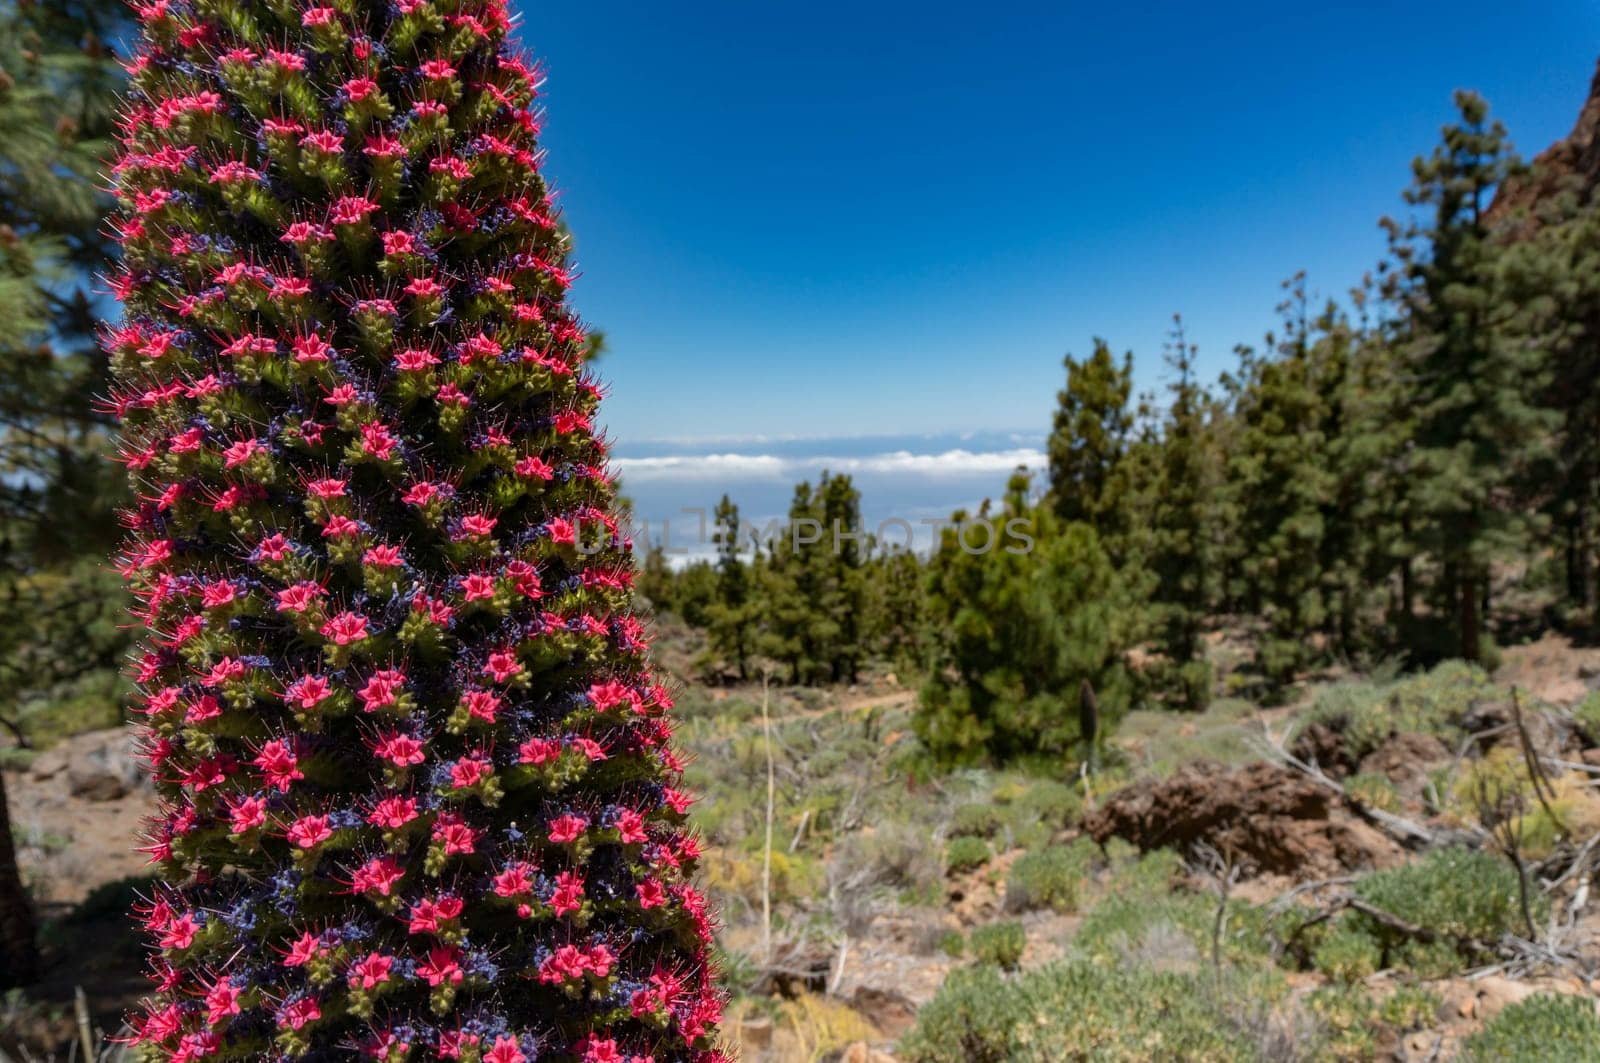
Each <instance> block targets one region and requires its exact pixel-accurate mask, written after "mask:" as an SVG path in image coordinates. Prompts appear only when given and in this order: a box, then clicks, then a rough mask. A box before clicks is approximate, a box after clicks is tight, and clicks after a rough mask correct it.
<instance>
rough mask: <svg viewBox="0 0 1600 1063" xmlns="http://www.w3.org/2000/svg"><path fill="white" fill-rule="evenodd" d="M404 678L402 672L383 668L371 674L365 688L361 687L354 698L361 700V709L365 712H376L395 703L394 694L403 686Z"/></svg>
mask: <svg viewBox="0 0 1600 1063" xmlns="http://www.w3.org/2000/svg"><path fill="white" fill-rule="evenodd" d="M405 681H406V677H405V674H404V673H403V672H400V671H399V670H397V669H394V668H385V669H383V670H381V671H377V672H374V673H372V677H371V678H370V679H368V680H367V684H366V686H364V687H362V688H361V689H360V690H359V691H358V692H357V693H356V696H357V697H359V698H360V699H361V705H362V708H363V709H365V710H366V711H367V712H376V711H378V710H379V709H382V708H387V707H388V706H390V705H393V704H394V703H395V694H396V692H397V691H399V690H400V688H401V687H403V686H404V685H405Z"/></svg>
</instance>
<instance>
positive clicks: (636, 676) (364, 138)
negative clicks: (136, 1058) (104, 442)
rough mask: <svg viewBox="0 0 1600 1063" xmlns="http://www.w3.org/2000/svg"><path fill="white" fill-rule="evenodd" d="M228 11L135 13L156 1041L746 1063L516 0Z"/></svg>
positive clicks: (132, 573) (151, 1003)
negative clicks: (518, 43)
mask: <svg viewBox="0 0 1600 1063" xmlns="http://www.w3.org/2000/svg"><path fill="white" fill-rule="evenodd" d="M236 6H237V5H236ZM210 10H212V8H210V7H206V6H203V5H196V4H193V3H191V2H189V0H150V2H146V3H142V4H140V5H139V6H137V7H136V12H137V14H138V17H139V20H140V23H141V27H142V45H141V48H140V51H139V53H138V54H137V55H136V57H135V58H134V59H133V60H132V61H131V62H130V63H129V65H128V70H129V75H130V79H131V85H132V89H131V92H130V94H129V99H128V103H127V106H126V108H125V114H124V119H123V124H122V134H121V135H122V150H121V152H120V154H119V157H118V158H117V159H116V161H115V164H114V166H113V171H112V172H113V175H114V179H115V183H116V190H117V193H118V196H119V199H120V202H121V210H120V212H119V214H118V216H117V217H116V218H115V219H114V225H115V227H116V231H117V233H118V234H119V237H120V239H121V242H122V247H123V259H122V265H121V267H120V271H119V272H118V273H117V274H116V275H115V276H113V277H112V278H110V282H111V287H112V289H113V291H114V292H115V293H116V295H117V296H118V298H120V299H121V300H122V301H123V302H124V304H125V309H126V314H125V319H124V320H123V321H122V322H121V323H120V324H118V325H117V326H115V327H113V328H108V329H107V330H106V333H105V337H104V343H105V347H106V350H107V352H108V353H109V355H110V358H111V362H112V367H113V370H114V372H115V374H116V377H117V385H116V390H115V393H114V395H113V396H112V402H113V405H114V406H115V408H116V410H117V412H118V414H119V415H120V417H121V418H122V421H123V434H122V447H121V457H122V460H123V461H124V463H125V464H126V466H127V468H128V470H129V475H130V476H131V477H132V479H133V481H134V482H135V484H136V485H137V488H138V497H139V502H138V505H137V506H136V508H135V509H134V510H133V511H132V512H130V513H129V514H128V515H127V520H128V524H129V527H130V529H131V534H130V537H129V540H128V543H127V546H126V549H125V551H124V553H123V556H122V558H121V559H120V567H121V570H122V572H123V574H124V576H125V577H126V578H127V579H128V581H129V583H130V585H131V587H132V589H133V591H134V593H135V597H136V601H137V607H136V616H137V618H138V619H139V621H140V622H141V624H143V626H144V627H145V629H146V631H147V637H146V639H145V642H144V646H143V649H142V650H141V652H140V654H139V656H138V659H137V661H136V663H135V667H134V670H133V674H134V678H135V679H136V680H137V682H138V683H139V684H140V686H141V690H142V692H143V693H142V697H141V701H140V704H139V705H138V711H139V713H140V716H141V719H142V722H143V725H144V727H145V732H146V733H145V752H146V756H147V758H148V761H149V764H150V768H151V771H152V773H153V774H154V776H155V777H156V779H157V781H158V785H159V787H160V790H161V794H162V799H163V804H162V810H161V814H160V816H159V818H158V819H157V821H156V822H154V823H153V825H152V827H151V830H150V833H149V837H148V839H147V840H146V845H145V846H144V851H145V852H148V853H149V854H150V857H151V860H152V862H153V863H154V864H155V865H157V867H158V869H159V870H160V872H161V873H162V876H163V879H164V883H163V884H162V885H161V886H159V887H158V888H157V889H156V891H155V892H154V894H153V895H152V896H151V897H150V898H149V899H148V901H147V902H146V903H144V904H143V905H141V907H140V908H139V910H138V918H139V921H140V925H141V926H142V928H143V930H144V932H145V933H146V935H147V936H148V940H149V945H150V957H151V967H152V974H153V978H154V983H155V988H154V991H153V993H152V995H151V996H150V998H149V1000H148V1001H147V1002H146V1004H145V1005H144V1007H143V1009H142V1011H141V1013H140V1014H139V1015H138V1016H136V1017H135V1019H134V1021H133V1025H134V1028H135V1031H136V1033H135V1037H134V1039H135V1040H137V1041H138V1042H140V1043H141V1044H142V1045H143V1046H145V1048H146V1050H147V1051H148V1052H149V1053H150V1054H151V1056H152V1057H153V1058H157V1059H164V1060H172V1061H183V1063H190V1061H194V1063H199V1061H203V1060H210V1059H217V1060H222V1059H245V1058H250V1059H285V1060H289V1059H305V1060H324V1059H330V1060H331V1059H335V1058H338V1059H346V1058H370V1059H376V1060H382V1061H385V1063H400V1061H402V1060H424V1059H435V1058H443V1059H468V1060H474V1061H486V1063H534V1061H535V1060H539V1059H548V1058H558V1059H563V1060H582V1061H584V1063H646V1061H651V1063H668V1061H680V1060H686V1061H694V1063H712V1061H715V1060H719V1059H722V1058H724V1057H723V1056H722V1055H721V1053H720V1051H719V1050H718V1049H717V1048H716V1046H715V1040H716V1026H717V1022H718V1020H719V1015H720V1008H721V998H720V996H719V994H718V991H717V989H716V986H715V984H714V975H713V971H712V965H711V962H710V959H709V949H710V942H711V934H712V927H713V917H712V915H711V913H710V911H709V909H708V907H707V905H706V903H705V901H704V899H703V898H702V897H701V895H700V894H699V893H698V892H697V891H696V890H695V888H694V887H693V885H692V884H691V877H692V874H693V870H694V866H695V862H696V860H697V859H698V857H699V855H700V846H699V842H698V840H697V839H696V837H695V835H694V833H693V832H692V830H691V829H689V828H688V826H687V825H686V814H687V811H688V807H689V803H690V799H689V798H688V796H687V795H686V794H685V793H684V792H683V790H682V789H681V787H680V785H679V777H680V775H681V772H682V763H681V761H680V759H679V758H678V757H677V755H676V754H675V753H674V751H673V748H672V743H671V735H672V730H671V713H670V710H671V707H672V702H671V698H670V697H669V696H668V693H667V691H666V690H665V689H664V688H663V686H662V685H661V684H660V683H658V682H657V681H656V680H655V678H654V677H653V675H652V673H651V671H650V666H649V662H648V659H647V656H646V645H647V644H646V639H645V635H644V631H643V629H642V626H641V625H640V623H639V622H638V620H637V619H635V618H634V617H633V616H632V615H631V614H630V612H629V595H630V587H631V584H632V580H633V575H634V563H633V558H632V555H631V544H630V543H629V542H627V541H626V539H625V538H624V537H623V536H622V535H621V533H620V532H619V530H618V525H617V521H616V519H615V517H614V516H613V515H612V504H613V497H612V480H611V478H610V476H609V475H608V473H607V472H606V453H605V448H604V446H603V444H602V443H601V441H600V440H599V439H598V438H597V436H596V432H595V427H594V424H595V420H594V418H595V410H596V406H597V403H598V401H599V397H600V389H599V388H598V387H597V386H596V385H595V383H594V382H593V380H592V379H591V378H590V377H589V375H588V374H587V373H586V372H585V370H584V368H583V357H584V351H585V347H586V338H585V334H584V330H583V328H582V326H581V324H580V323H579V322H578V321H577V319H576V318H575V316H574V315H573V314H572V312H571V311H570V310H569V309H568V307H567V306H566V304H565V292H566V290H567V288H568V287H569V285H570V283H571V280H572V272H571V269H570V267H569V265H568V264H567V262H566V248H565V245H564V237H563V236H562V235H561V232H560V228H559V226H558V224H557V222H556V211H555V209H554V206H553V205H552V200H551V195H550V192H549V189H548V188H547V186H546V184H545V182H544V179H543V178H542V176H541V175H540V173H539V169H538V167H539V162H540V158H541V156H540V154H539V148H538V145H537V142H536V138H537V135H538V130H539V122H538V119H537V117H536V116H535V115H534V114H533V112H532V111H531V110H530V108H531V106H532V103H533V100H534V97H535V95H536V89H537V83H538V74H537V72H536V71H535V70H534V69H533V68H532V67H530V66H529V65H528V64H527V63H526V62H524V61H523V60H521V59H519V58H518V57H517V56H516V55H515V54H513V52H512V51H511V48H510V46H509V45H508V43H507V40H506V33H507V28H508V25H509V21H510V20H509V15H508V11H507V7H506V3H505V0H401V2H400V3H398V4H393V5H384V4H378V3H369V2H367V0H357V2H356V3H355V6H354V11H355V12H356V13H355V14H351V13H349V11H350V8H349V5H340V6H327V5H323V4H317V3H309V4H308V3H301V4H299V5H298V6H297V5H296V4H295V3H293V2H292V0H291V2H290V3H288V4H284V3H267V2H264V0H262V2H259V3H250V2H246V3H245V4H244V5H243V8H242V9H240V11H238V12H233V13H231V14H229V15H228V17H226V18H224V17H222V16H221V15H220V14H218V15H208V14H206V13H205V12H207V11H210ZM217 10H218V11H220V10H221V9H217ZM231 10H232V9H230V11H231ZM241 12H242V13H241ZM580 530H581V533H582V535H583V537H584V540H585V542H584V547H585V548H584V549H582V550H580V549H578V537H579V534H580ZM596 534H598V535H599V536H601V539H600V541H599V542H598V544H595V543H592V542H590V540H591V539H592V538H593V536H594V535H596ZM596 545H597V546H598V548H596Z"/></svg>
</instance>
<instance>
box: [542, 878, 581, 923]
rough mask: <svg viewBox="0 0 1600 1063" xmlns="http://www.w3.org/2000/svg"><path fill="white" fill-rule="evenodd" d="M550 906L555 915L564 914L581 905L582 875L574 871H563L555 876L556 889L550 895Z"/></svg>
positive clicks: (575, 909)
mask: <svg viewBox="0 0 1600 1063" xmlns="http://www.w3.org/2000/svg"><path fill="white" fill-rule="evenodd" d="M550 907H551V908H553V909H554V910H555V913H556V914H557V915H566V914H567V913H568V912H575V911H577V910H578V909H579V908H582V907H583V876H582V875H580V874H578V873H577V872H576V871H563V872H561V874H559V875H557V876H556V891H555V892H554V893H552V894H551V895H550Z"/></svg>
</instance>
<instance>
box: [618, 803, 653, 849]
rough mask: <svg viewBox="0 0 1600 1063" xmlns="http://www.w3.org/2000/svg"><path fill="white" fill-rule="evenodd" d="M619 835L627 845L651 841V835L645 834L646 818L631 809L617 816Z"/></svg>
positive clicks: (626, 809) (624, 810)
mask: <svg viewBox="0 0 1600 1063" xmlns="http://www.w3.org/2000/svg"><path fill="white" fill-rule="evenodd" d="M617 833H618V834H619V835H620V836H621V840H622V842H623V844H625V845H632V844H634V843H635V842H643V841H649V835H647V834H645V832H644V817H643V816H641V815H639V813H637V812H635V811H634V810H633V809H631V808H625V809H623V810H622V811H621V812H620V813H618V814H617Z"/></svg>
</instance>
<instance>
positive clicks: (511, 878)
mask: <svg viewBox="0 0 1600 1063" xmlns="http://www.w3.org/2000/svg"><path fill="white" fill-rule="evenodd" d="M532 890H533V867H532V865H530V864H525V863H522V862H521V861H518V862H516V863H513V864H508V865H506V869H505V870H504V871H502V872H500V873H499V874H498V875H496V876H495V877H494V892H495V894H496V895H497V896H500V897H516V896H520V895H522V894H525V893H529V892H532Z"/></svg>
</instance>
